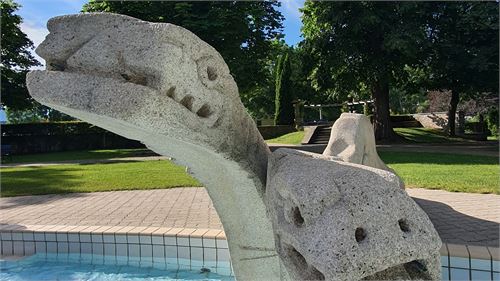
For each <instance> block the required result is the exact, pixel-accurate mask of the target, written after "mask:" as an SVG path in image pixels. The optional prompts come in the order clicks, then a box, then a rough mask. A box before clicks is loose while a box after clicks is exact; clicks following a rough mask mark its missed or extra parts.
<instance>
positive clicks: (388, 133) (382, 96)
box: [372, 81, 397, 141]
mask: <svg viewBox="0 0 500 281" xmlns="http://www.w3.org/2000/svg"><path fill="white" fill-rule="evenodd" d="M372 97H373V99H374V111H373V129H374V131H375V139H376V140H378V141H380V140H395V139H397V135H396V133H395V132H394V130H393V129H392V124H391V119H390V112H389V82H388V81H377V82H375V84H374V86H373V88H372Z"/></svg>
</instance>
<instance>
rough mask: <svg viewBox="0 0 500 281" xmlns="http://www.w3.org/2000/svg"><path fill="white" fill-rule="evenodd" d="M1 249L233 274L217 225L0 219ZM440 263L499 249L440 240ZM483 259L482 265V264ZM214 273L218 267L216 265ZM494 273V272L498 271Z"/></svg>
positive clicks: (478, 259) (472, 262) (481, 265)
mask: <svg viewBox="0 0 500 281" xmlns="http://www.w3.org/2000/svg"><path fill="white" fill-rule="evenodd" d="M0 242H1V243H0V247H1V249H0V254H1V255H2V256H15V255H19V256H28V255H32V254H35V253H47V254H48V253H57V254H71V253H77V254H78V253H79V254H96V255H112V256H116V257H117V258H118V257H126V258H127V259H129V260H134V261H141V262H142V261H143V260H144V261H147V262H153V261H154V260H155V258H159V259H162V258H163V259H167V258H168V259H174V260H175V261H176V262H177V263H178V264H179V265H187V264H186V260H189V261H188V262H187V263H188V265H189V266H193V267H205V266H208V267H212V268H217V267H219V268H220V270H219V272H220V273H222V274H225V275H231V274H232V264H231V259H230V255H229V247H228V243H227V239H226V235H225V233H224V231H223V230H221V229H205V228H203V229H195V228H176V227H134V226H67V225H15V224H0ZM440 255H441V263H442V266H443V267H444V268H447V269H448V271H450V272H451V271H452V270H455V269H468V270H474V269H478V270H488V269H486V267H488V268H489V270H490V271H491V274H493V272H497V273H498V272H500V248H496V247H487V246H474V245H460V244H452V243H443V246H442V247H441V249H440ZM485 264H486V266H485ZM216 272H217V270H216ZM497 273H495V274H497Z"/></svg>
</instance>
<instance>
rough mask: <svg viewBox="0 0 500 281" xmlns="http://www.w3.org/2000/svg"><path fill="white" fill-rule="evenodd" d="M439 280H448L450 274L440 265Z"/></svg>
mask: <svg viewBox="0 0 500 281" xmlns="http://www.w3.org/2000/svg"><path fill="white" fill-rule="evenodd" d="M441 280H443V281H450V274H449V272H448V268H447V267H446V268H445V267H441Z"/></svg>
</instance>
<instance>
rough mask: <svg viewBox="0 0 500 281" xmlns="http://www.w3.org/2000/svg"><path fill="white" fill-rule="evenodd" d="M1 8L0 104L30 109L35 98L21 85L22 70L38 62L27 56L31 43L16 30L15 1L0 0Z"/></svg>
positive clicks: (24, 76)
mask: <svg viewBox="0 0 500 281" xmlns="http://www.w3.org/2000/svg"><path fill="white" fill-rule="evenodd" d="M0 8H1V10H2V20H1V22H2V38H1V57H2V58H1V61H2V64H1V65H0V71H1V81H2V83H1V84H2V86H1V91H2V92H1V93H2V98H1V101H2V107H7V108H9V109H11V110H24V109H28V108H31V107H32V106H33V105H34V103H35V101H34V100H33V99H32V98H31V97H30V95H29V93H28V90H27V88H26V85H25V81H26V73H27V72H28V70H29V68H30V67H32V66H37V65H40V63H39V62H38V61H37V60H36V59H35V58H34V57H33V56H32V55H31V53H30V50H32V49H33V42H31V40H30V39H29V38H28V37H27V36H26V34H24V33H23V32H22V31H21V29H20V24H21V22H22V19H21V17H20V16H19V15H15V14H14V13H15V12H16V11H17V10H18V9H19V4H17V3H15V2H13V1H11V0H0Z"/></svg>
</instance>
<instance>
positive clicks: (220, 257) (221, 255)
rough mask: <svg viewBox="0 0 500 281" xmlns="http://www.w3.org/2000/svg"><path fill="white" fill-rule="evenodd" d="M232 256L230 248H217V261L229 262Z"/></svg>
mask: <svg viewBox="0 0 500 281" xmlns="http://www.w3.org/2000/svg"><path fill="white" fill-rule="evenodd" d="M230 260H231V258H230V257H229V250H228V249H217V261H218V262H228V261H230Z"/></svg>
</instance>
